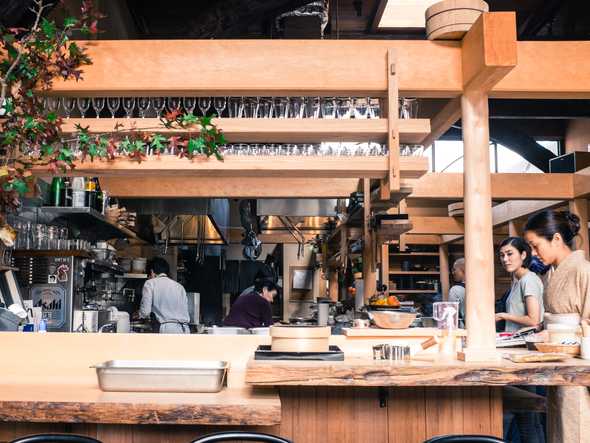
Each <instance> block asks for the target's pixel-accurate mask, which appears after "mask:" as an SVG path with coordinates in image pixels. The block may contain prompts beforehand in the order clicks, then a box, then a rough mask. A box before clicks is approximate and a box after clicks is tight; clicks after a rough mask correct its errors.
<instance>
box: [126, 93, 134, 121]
mask: <svg viewBox="0 0 590 443" xmlns="http://www.w3.org/2000/svg"><path fill="white" fill-rule="evenodd" d="M123 109H124V110H125V116H126V117H127V118H131V117H133V109H135V97H123Z"/></svg>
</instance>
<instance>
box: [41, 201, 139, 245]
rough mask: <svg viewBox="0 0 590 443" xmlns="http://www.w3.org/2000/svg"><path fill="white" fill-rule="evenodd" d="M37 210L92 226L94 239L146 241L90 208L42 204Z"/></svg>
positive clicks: (75, 222)
mask: <svg viewBox="0 0 590 443" xmlns="http://www.w3.org/2000/svg"><path fill="white" fill-rule="evenodd" d="M39 210H40V211H41V212H43V213H45V214H50V215H53V216H55V217H56V218H58V217H63V218H64V219H66V220H67V221H70V222H72V223H74V224H76V225H79V226H84V227H92V229H91V231H92V232H93V234H94V237H95V240H104V239H109V238H129V239H133V240H138V241H141V242H144V243H148V242H147V241H146V240H144V239H142V238H141V237H139V236H138V235H137V233H136V232H134V231H132V230H131V229H129V228H127V227H125V226H122V225H120V224H118V223H114V222H112V221H110V220H109V219H107V218H106V217H105V216H104V215H102V214H101V213H100V212H98V211H96V210H94V209H92V208H70V207H59V206H43V207H41V208H39Z"/></svg>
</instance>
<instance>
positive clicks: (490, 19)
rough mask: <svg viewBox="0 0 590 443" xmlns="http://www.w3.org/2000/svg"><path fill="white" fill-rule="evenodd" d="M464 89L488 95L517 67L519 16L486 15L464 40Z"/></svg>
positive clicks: (476, 23) (503, 13) (499, 13)
mask: <svg viewBox="0 0 590 443" xmlns="http://www.w3.org/2000/svg"><path fill="white" fill-rule="evenodd" d="M461 52H462V69H463V86H464V89H472V90H476V91H480V92H489V91H490V90H491V89H492V88H493V87H494V85H495V84H496V83H498V81H500V80H501V79H502V78H504V77H505V76H506V75H507V74H508V73H509V72H510V71H511V70H512V69H513V68H514V67H515V66H516V64H517V43H516V13H514V12H495V13H488V12H484V13H483V14H482V15H481V16H480V17H479V18H478V19H477V21H476V22H475V23H474V24H473V26H472V27H471V29H470V30H469V32H467V34H466V35H465V37H464V38H463V44H462V48H461Z"/></svg>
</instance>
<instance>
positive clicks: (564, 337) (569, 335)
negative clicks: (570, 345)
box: [547, 323, 579, 344]
mask: <svg viewBox="0 0 590 443" xmlns="http://www.w3.org/2000/svg"><path fill="white" fill-rule="evenodd" d="M578 329H579V327H578V326H577V325H567V324H566V325H564V324H559V323H551V324H549V325H547V332H549V343H555V344H561V343H563V342H567V341H579V338H578V335H577V332H578Z"/></svg>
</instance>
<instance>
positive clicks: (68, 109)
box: [61, 97, 76, 118]
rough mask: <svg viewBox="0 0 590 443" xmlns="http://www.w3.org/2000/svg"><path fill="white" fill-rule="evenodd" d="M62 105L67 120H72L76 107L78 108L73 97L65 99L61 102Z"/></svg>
mask: <svg viewBox="0 0 590 443" xmlns="http://www.w3.org/2000/svg"><path fill="white" fill-rule="evenodd" d="M61 105H62V107H63V108H64V111H65V113H66V118H70V115H71V113H72V111H73V110H74V106H76V101H75V99H73V98H72V97H64V98H62V100H61Z"/></svg>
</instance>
